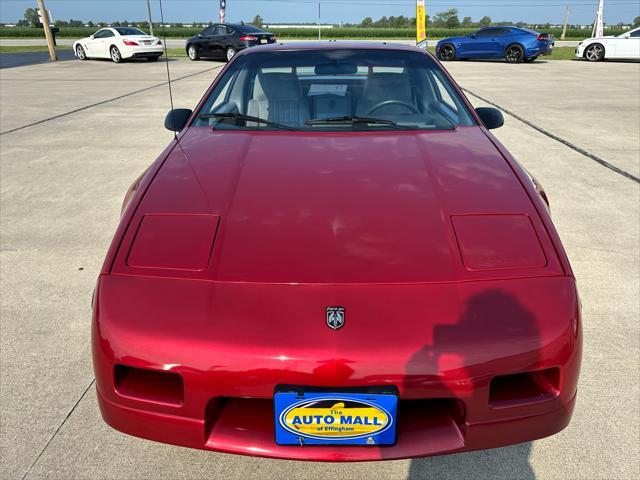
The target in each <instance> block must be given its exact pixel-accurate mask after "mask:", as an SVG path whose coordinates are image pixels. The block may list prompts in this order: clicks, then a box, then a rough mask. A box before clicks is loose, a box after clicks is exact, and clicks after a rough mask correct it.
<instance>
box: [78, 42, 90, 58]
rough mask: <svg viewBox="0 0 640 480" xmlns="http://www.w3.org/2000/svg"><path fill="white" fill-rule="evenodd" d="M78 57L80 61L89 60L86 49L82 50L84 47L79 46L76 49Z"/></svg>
mask: <svg viewBox="0 0 640 480" xmlns="http://www.w3.org/2000/svg"><path fill="white" fill-rule="evenodd" d="M76 57H78V59H80V60H87V59H88V57H87V52H85V51H84V48H82V45H78V46H77V47H76Z"/></svg>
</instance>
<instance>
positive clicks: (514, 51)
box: [504, 45, 524, 63]
mask: <svg viewBox="0 0 640 480" xmlns="http://www.w3.org/2000/svg"><path fill="white" fill-rule="evenodd" d="M504 58H505V59H506V60H507V62H509V63H520V62H522V59H523V58H524V50H523V49H522V47H521V46H520V45H511V46H510V47H508V48H507V50H506V51H505V52H504Z"/></svg>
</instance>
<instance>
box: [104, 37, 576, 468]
mask: <svg viewBox="0 0 640 480" xmlns="http://www.w3.org/2000/svg"><path fill="white" fill-rule="evenodd" d="M502 122H503V119H502V115H501V114H500V112H499V111H497V110H494V109H488V108H478V109H475V110H474V109H473V108H472V106H471V104H470V103H469V101H468V100H467V99H466V98H465V96H464V95H463V93H462V92H461V91H460V89H459V88H458V87H457V86H456V84H455V82H454V81H453V80H452V78H451V77H450V76H449V75H448V74H447V72H446V71H445V70H444V69H443V68H442V67H441V66H440V64H439V63H438V61H437V60H435V59H434V57H433V56H431V55H430V54H428V53H426V52H423V51H420V50H417V49H415V48H411V47H403V46H391V45H384V44H380V45H374V44H368V43H367V44H350V43H335V42H327V43H324V44H320V43H318V44H305V45H295V44H287V45H272V46H264V47H259V48H252V49H247V50H246V51H243V52H241V53H239V54H238V55H237V56H236V57H235V58H234V59H233V61H232V62H230V63H229V65H228V66H227V67H226V68H225V69H224V70H223V71H222V72H221V73H220V75H219V76H218V78H217V79H216V80H215V81H214V82H213V84H212V85H211V87H210V88H209V90H208V91H207V93H206V94H205V96H204V98H203V99H202V100H201V102H200V103H199V104H198V106H197V107H196V109H195V111H194V112H191V111H190V110H183V109H175V110H172V111H171V112H169V114H168V116H167V118H166V120H165V126H167V128H169V129H171V130H174V131H176V132H179V133H178V134H177V136H176V139H175V140H174V141H172V142H171V143H170V144H169V146H168V147H167V148H166V150H165V151H164V152H163V153H162V154H161V155H160V157H159V158H158V159H157V160H156V161H155V163H154V164H153V165H152V166H151V167H150V168H149V169H148V170H147V171H146V173H145V174H144V175H143V176H142V177H141V178H140V179H139V180H138V181H137V182H135V183H134V185H133V186H132V188H131V190H130V192H129V193H128V194H127V197H126V199H125V204H124V207H123V215H122V221H121V222H120V226H119V227H118V229H117V231H116V234H115V238H114V240H113V243H112V244H111V248H110V249H109V252H108V254H107V257H106V260H105V263H104V266H103V268H102V271H101V274H100V277H99V279H98V284H97V288H96V293H95V297H94V302H93V312H94V318H93V360H94V367H95V373H96V380H97V392H98V399H99V404H100V408H101V411H102V415H103V417H104V419H105V421H106V422H107V423H108V424H110V425H111V426H112V427H114V428H116V429H118V430H121V431H123V432H126V433H129V434H131V435H136V436H139V437H143V438H148V439H151V440H156V441H160V442H167V443H172V444H176V445H184V446H188V447H193V448H201V449H207V450H217V451H222V452H231V453H241V454H247V455H259V456H267V457H278V458H290V459H298V460H326V461H350V460H382V459H392V458H405V457H420V456H426V455H436V454H443V453H452V452H462V451H468V450H475V449H482V448H490V447H497V446H501V445H508V444H513V443H518V442H524V441H529V440H533V439H537V438H541V437H544V436H547V435H552V434H554V433H556V432H558V431H560V430H561V429H563V428H564V427H565V426H566V425H567V424H568V423H569V421H570V419H571V415H572V411H573V406H574V402H575V398H576V385H577V381H578V374H579V370H580V357H581V345H582V335H581V324H580V303H579V300H578V294H577V292H576V284H575V279H574V276H573V274H572V271H571V267H570V266H569V262H568V260H567V256H566V254H565V252H564V250H563V248H562V245H561V243H560V239H559V238H558V235H557V233H556V231H555V229H554V226H553V224H552V222H551V219H550V217H549V212H548V206H547V204H546V196H545V195H544V192H543V191H542V189H541V188H540V187H539V186H538V185H537V184H536V182H535V180H534V179H533V178H532V177H531V176H530V175H529V174H528V173H527V172H526V171H525V170H524V169H523V168H522V167H521V166H520V165H519V164H518V163H517V162H516V161H515V160H514V159H513V157H512V156H511V155H510V154H509V153H508V152H507V151H506V150H505V148H504V147H503V146H502V145H501V144H500V143H499V142H498V141H497V140H496V138H495V137H494V136H493V135H492V134H491V133H490V132H489V129H491V128H496V127H499V126H500V125H502Z"/></svg>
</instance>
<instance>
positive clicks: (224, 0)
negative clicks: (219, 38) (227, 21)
mask: <svg viewBox="0 0 640 480" xmlns="http://www.w3.org/2000/svg"><path fill="white" fill-rule="evenodd" d="M226 8H227V0H220V11H219V13H220V23H224V11H225V10H226Z"/></svg>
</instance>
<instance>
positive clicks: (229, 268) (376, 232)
mask: <svg viewBox="0 0 640 480" xmlns="http://www.w3.org/2000/svg"><path fill="white" fill-rule="evenodd" d="M194 214H198V215H205V214H206V215H210V216H212V218H215V219H216V222H217V230H216V232H215V234H214V236H215V245H214V247H213V250H212V254H211V258H210V261H209V263H208V264H206V265H202V266H201V268H200V269H193V270H198V271H191V272H187V273H184V272H183V273H176V271H175V270H172V269H164V270H163V269H162V268H161V266H158V267H157V268H154V265H148V264H145V265H144V267H145V268H139V265H138V266H137V267H136V266H135V265H134V266H132V262H131V260H130V259H129V260H127V255H129V254H130V252H131V251H132V247H131V245H132V243H133V242H134V238H135V236H136V232H138V230H139V229H140V224H141V223H142V221H143V217H144V216H145V215H147V216H148V215H173V216H175V215H185V216H187V215H194ZM469 214H474V215H482V214H491V215H503V214H514V215H524V216H528V217H529V218H530V219H531V222H532V227H533V230H532V236H533V237H536V236H537V237H538V238H539V239H540V240H539V241H540V244H541V245H542V246H541V247H539V248H542V249H543V251H544V256H545V257H546V258H547V260H546V261H545V262H546V263H545V265H538V267H541V268H537V269H534V270H531V269H527V270H526V271H525V270H517V269H499V270H497V271H494V272H490V271H489V272H488V271H474V269H473V268H468V267H465V265H464V263H463V261H462V259H461V253H460V247H459V245H458V244H459V241H460V239H459V238H457V237H456V233H455V231H454V225H453V221H452V218H454V217H456V216H465V215H469ZM479 218H481V219H482V218H483V217H479ZM174 220H175V217H171V220H170V221H167V224H166V228H164V227H163V228H164V230H162V228H161V230H162V231H163V232H164V233H162V234H161V236H164V237H165V238H155V240H154V242H155V243H150V244H148V245H146V244H144V245H143V243H142V240H140V248H139V250H140V251H144V249H148V248H151V249H156V248H160V247H157V245H162V244H163V243H167V244H171V243H172V242H174V243H175V242H178V243H179V244H180V242H181V240H179V239H178V240H176V238H174V237H181V236H186V237H189V236H190V235H192V234H193V235H200V234H201V233H199V232H200V230H198V232H196V230H197V229H194V230H193V232H192V233H189V232H185V231H184V230H183V229H184V228H185V227H182V226H177V224H174V223H172V222H174ZM155 221H156V220H154V222H155ZM158 221H159V220H158ZM169 224H171V225H172V226H169ZM484 228H486V229H491V228H493V227H492V226H491V224H490V223H487V225H486V226H483V224H482V222H481V223H480V224H479V225H477V229H478V230H479V231H482V230H483V229H484ZM472 231H473V229H472ZM533 232H535V233H533ZM154 234H157V232H155V233H154ZM138 235H139V236H140V235H141V234H138ZM209 235H211V233H209ZM473 236H474V234H473V233H471V237H473ZM136 241H138V240H136ZM519 241H520V239H517V238H514V239H513V242H514V243H518V242H519ZM536 241H537V240H536ZM205 243H206V242H205ZM507 243H509V242H507ZM122 245H123V247H122V248H121V249H120V253H119V260H117V261H116V264H115V266H116V270H117V271H120V272H125V271H126V272H127V273H134V274H141V275H142V274H152V275H154V276H162V275H164V274H167V275H169V276H176V275H177V276H182V275H186V276H188V277H195V278H206V279H210V280H217V281H228V282H274V283H329V284H333V283H407V282H442V281H457V280H468V279H480V278H488V277H492V278H493V277H497V278H504V277H505V276H532V275H543V274H545V275H546V274H561V273H562V271H561V269H560V267H559V264H558V261H557V259H556V258H555V255H554V253H553V247H552V246H551V244H550V241H549V238H548V235H547V234H546V232H545V229H544V226H543V224H542V222H541V220H540V218H539V216H538V214H537V213H536V210H535V209H534V207H533V205H532V202H531V200H530V198H529V197H528V194H527V192H526V191H525V189H524V188H523V186H522V184H521V183H520V181H519V179H518V178H517V177H516V175H515V174H514V172H513V170H512V169H511V167H510V165H509V164H508V163H507V161H506V160H505V159H504V158H503V157H502V156H501V154H500V153H499V151H498V150H497V148H496V146H495V145H494V144H493V143H492V142H491V141H490V140H489V138H488V137H487V135H486V134H485V133H484V131H483V130H481V129H480V128H478V127H462V128H458V129H457V130H455V131H440V132H421V133H416V132H398V131H386V132H376V133H371V132H363V133H348V134H345V133H327V132H324V133H291V132H281V131H265V132H255V131H252V132H247V131H244V132H243V131H233V132H230V131H214V130H211V129H209V128H206V127H191V128H190V129H189V130H187V132H186V133H185V134H184V135H183V136H182V138H181V140H180V144H179V145H178V146H177V147H176V148H175V149H174V150H173V151H172V152H171V154H170V155H169V157H168V158H167V160H166V161H165V163H164V164H163V166H162V168H161V169H160V171H159V172H158V174H157V175H156V177H155V179H154V180H153V182H152V184H151V185H150V187H149V188H148V190H147V192H146V194H145V196H144V198H143V199H142V201H141V203H140V204H139V207H138V208H137V210H136V212H135V214H134V215H133V218H132V220H131V225H130V227H129V229H128V231H127V234H126V236H125V239H124V241H123V243H122ZM167 248H169V247H167ZM185 248H192V247H185ZM203 248H205V249H207V248H209V249H210V247H206V246H205V247H203ZM523 248H524V247H523ZM169 250H170V248H169ZM524 254H525V255H526V254H527V253H526V252H524ZM160 255H165V254H164V253H160ZM176 255H180V254H176ZM207 255H208V250H207Z"/></svg>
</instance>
